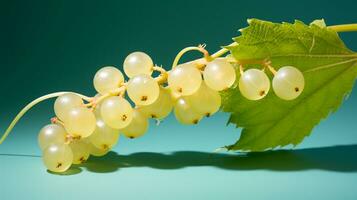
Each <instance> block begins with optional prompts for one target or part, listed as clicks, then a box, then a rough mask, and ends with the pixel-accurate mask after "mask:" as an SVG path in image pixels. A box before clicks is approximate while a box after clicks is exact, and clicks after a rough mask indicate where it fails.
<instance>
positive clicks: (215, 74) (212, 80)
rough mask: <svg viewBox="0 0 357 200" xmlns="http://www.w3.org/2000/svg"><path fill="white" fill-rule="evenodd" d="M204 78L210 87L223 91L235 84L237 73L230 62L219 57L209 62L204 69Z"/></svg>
mask: <svg viewBox="0 0 357 200" xmlns="http://www.w3.org/2000/svg"><path fill="white" fill-rule="evenodd" d="M203 78H204V81H205V83H206V84H207V86H208V87H210V88H211V89H213V90H216V91H221V90H225V89H227V88H229V87H231V86H232V85H233V83H234V82H235V80H236V73H235V70H234V67H233V66H232V65H231V64H230V63H229V62H227V61H226V60H225V59H222V58H217V59H214V60H213V61H212V62H209V63H208V64H207V66H206V67H205V70H204V71H203Z"/></svg>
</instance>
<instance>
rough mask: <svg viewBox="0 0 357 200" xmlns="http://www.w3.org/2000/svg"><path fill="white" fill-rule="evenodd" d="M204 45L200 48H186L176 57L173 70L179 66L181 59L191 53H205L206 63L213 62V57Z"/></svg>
mask: <svg viewBox="0 0 357 200" xmlns="http://www.w3.org/2000/svg"><path fill="white" fill-rule="evenodd" d="M204 47H205V46H204V45H199V46H198V47H186V48H184V49H182V50H181V51H180V52H179V53H178V54H177V55H176V57H175V60H174V62H173V63H172V69H173V68H175V67H176V66H177V64H178V62H179V61H180V58H181V57H182V56H183V55H184V54H185V53H187V52H189V51H199V52H201V53H203V55H204V59H205V60H206V61H210V60H212V57H211V56H210V55H209V53H208V51H207V50H206V49H205V48H204Z"/></svg>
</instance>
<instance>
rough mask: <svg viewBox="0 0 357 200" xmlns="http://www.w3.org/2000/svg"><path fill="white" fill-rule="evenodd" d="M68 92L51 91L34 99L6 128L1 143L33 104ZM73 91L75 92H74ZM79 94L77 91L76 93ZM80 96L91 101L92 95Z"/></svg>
mask: <svg viewBox="0 0 357 200" xmlns="http://www.w3.org/2000/svg"><path fill="white" fill-rule="evenodd" d="M66 93H69V92H55V93H51V94H47V95H45V96H42V97H39V98H37V99H35V100H33V101H32V102H31V103H29V104H27V106H25V107H24V108H23V109H22V110H21V111H20V112H19V113H18V114H17V115H16V117H15V118H14V119H13V120H12V122H11V124H10V125H9V127H8V128H7V129H6V131H5V133H4V135H3V136H2V137H1V139H0V144H2V143H3V142H4V140H5V139H6V137H7V136H8V135H9V133H10V132H11V130H12V129H13V128H14V126H15V125H16V123H17V122H18V121H19V120H20V119H21V117H22V116H24V114H25V113H26V112H27V111H28V110H30V109H31V108H32V107H33V106H35V105H36V104H38V103H40V102H42V101H45V100H47V99H51V98H54V97H58V96H61V95H64V94H66ZM72 93H73V92H72ZM75 94H77V93H75ZM77 95H78V96H80V97H81V98H82V99H84V100H86V101H90V100H91V98H90V97H87V96H84V95H81V94H77Z"/></svg>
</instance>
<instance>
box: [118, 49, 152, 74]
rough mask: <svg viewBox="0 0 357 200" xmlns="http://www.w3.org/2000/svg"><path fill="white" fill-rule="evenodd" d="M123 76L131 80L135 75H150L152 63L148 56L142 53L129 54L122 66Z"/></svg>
mask: <svg viewBox="0 0 357 200" xmlns="http://www.w3.org/2000/svg"><path fill="white" fill-rule="evenodd" d="M123 66H124V67H123V68H124V72H125V74H126V75H127V76H128V77H129V78H131V77H134V76H137V75H141V74H146V75H149V76H150V75H151V74H152V71H153V67H154V63H153V61H152V59H151V58H150V56H148V55H147V54H146V53H144V52H134V53H131V54H129V55H128V56H127V57H126V58H125V60H124V64H123Z"/></svg>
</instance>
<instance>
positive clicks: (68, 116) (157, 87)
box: [38, 47, 304, 172]
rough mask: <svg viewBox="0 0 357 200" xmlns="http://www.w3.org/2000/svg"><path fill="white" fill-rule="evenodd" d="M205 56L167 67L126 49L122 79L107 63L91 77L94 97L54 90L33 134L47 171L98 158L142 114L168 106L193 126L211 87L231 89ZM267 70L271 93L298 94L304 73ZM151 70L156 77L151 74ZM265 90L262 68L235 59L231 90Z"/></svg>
mask: <svg viewBox="0 0 357 200" xmlns="http://www.w3.org/2000/svg"><path fill="white" fill-rule="evenodd" d="M202 49H203V48H202V47H200V48H199V50H200V51H201V52H203V53H206V51H204V50H202ZM207 55H208V54H207V53H206V55H205V58H206V60H205V62H204V64H202V63H201V64H198V63H197V62H189V63H185V64H180V65H177V66H176V65H175V64H174V66H173V69H172V70H171V71H166V70H164V69H163V68H161V67H158V66H155V65H154V64H153V61H152V59H151V58H150V57H149V56H148V55H147V54H145V53H143V52H134V53H132V54H130V55H128V56H127V57H126V59H125V61H124V64H123V69H124V72H125V74H126V76H127V77H128V78H129V80H128V81H127V82H126V81H125V78H124V75H123V74H122V72H121V71H120V70H118V69H117V68H115V67H112V66H107V67H103V68H101V69H100V70H99V71H98V72H97V73H96V74H95V76H94V79H93V83H94V88H95V89H96V91H97V92H98V94H97V95H96V96H95V97H93V98H83V96H81V95H79V94H76V93H64V94H62V95H60V96H59V97H58V98H57V99H56V101H55V104H54V111H55V114H56V117H55V118H53V119H52V124H49V125H47V126H45V127H44V128H42V130H41V131H40V133H39V136H38V141H39V146H40V148H41V149H42V151H43V161H44V164H45V165H46V167H47V169H49V170H50V171H54V172H63V171H66V170H67V169H68V168H69V167H70V166H71V165H72V164H80V163H83V162H85V161H86V160H87V159H88V158H89V156H90V155H93V156H103V155H105V154H106V153H107V152H109V150H110V149H112V148H113V147H114V145H116V144H117V142H118V139H119V136H120V134H122V135H124V136H126V137H128V138H132V139H133V138H137V137H140V136H142V135H144V134H145V132H146V131H147V129H148V126H149V118H154V119H157V120H162V119H164V118H165V117H167V116H168V115H169V114H170V112H171V111H172V110H174V115H175V117H176V119H177V120H178V121H179V122H180V123H182V124H197V123H198V122H199V121H200V120H201V119H202V118H204V117H209V116H211V115H213V114H214V113H216V112H217V111H218V110H219V108H220V106H221V96H220V94H219V92H220V91H222V90H225V89H228V88H230V87H232V85H233V84H234V83H235V81H236V70H235V67H234V65H233V64H232V62H231V61H229V59H227V58H219V57H217V58H213V57H210V56H207ZM267 68H268V69H270V71H272V72H273V74H274V79H273V89H274V92H275V94H276V95H277V96H279V97H280V98H282V99H285V100H291V99H294V98H296V97H297V96H298V95H299V94H300V93H301V92H302V90H303V88H304V77H303V75H302V73H301V72H300V71H299V70H297V69H296V68H294V67H290V66H287V67H282V68H280V69H279V70H278V71H277V72H276V71H275V70H274V69H273V68H272V67H271V66H270V65H269V66H268V67H267ZM264 69H265V68H264ZM153 71H158V72H160V75H159V76H157V77H155V78H154V77H152V74H153ZM269 88H270V81H269V78H268V76H267V75H266V74H265V73H264V70H259V69H248V70H246V71H243V68H242V65H241V76H240V79H239V89H240V91H241V93H242V95H243V96H244V97H246V98H247V99H250V100H258V99H261V98H263V97H264V96H265V95H266V94H267V93H268V91H269ZM84 100H85V101H87V102H88V103H85V102H84Z"/></svg>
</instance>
